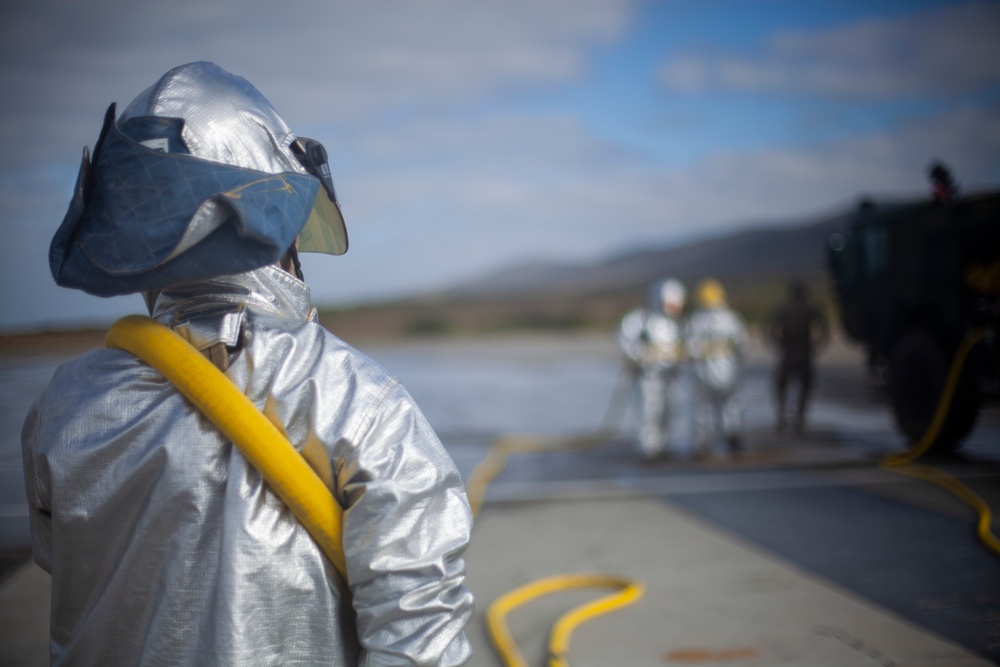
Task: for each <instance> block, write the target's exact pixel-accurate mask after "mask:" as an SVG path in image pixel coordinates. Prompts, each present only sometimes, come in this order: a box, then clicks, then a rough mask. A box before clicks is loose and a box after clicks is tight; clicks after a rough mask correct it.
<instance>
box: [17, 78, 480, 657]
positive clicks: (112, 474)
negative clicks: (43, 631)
mask: <svg viewBox="0 0 1000 667" xmlns="http://www.w3.org/2000/svg"><path fill="white" fill-rule="evenodd" d="M346 249H347V233H346V229H345V228H344V224H343V219H342V217H341V215H340V209H339V205H338V203H337V199H336V195H335V193H334V189H333V181H332V178H331V176H330V171H329V166H328V165H327V156H326V151H325V149H323V147H322V145H320V144H319V143H318V142H315V141H312V140H309V139H304V138H302V137H296V136H295V135H293V134H292V133H291V131H290V130H289V128H288V127H287V125H286V124H285V122H284V121H283V120H282V119H281V117H280V116H279V115H278V114H277V112H276V111H275V110H274V108H273V107H272V106H271V104H270V103H269V102H268V101H267V100H266V99H265V98H264V97H263V95H261V94H260V92H258V91H257V89H256V88H254V87H253V85H251V84H250V83H249V82H248V81H246V80H245V79H243V78H241V77H238V76H235V75H233V74H231V73H229V72H227V71H225V70H223V69H222V68H220V67H218V66H217V65H214V64H212V63H206V62H198V63H191V64H188V65H183V66H180V67H177V68H175V69H172V70H171V71H169V72H167V73H166V74H165V75H164V76H163V77H161V78H160V79H159V80H158V81H157V82H156V83H155V84H154V85H153V86H151V87H150V88H148V89H147V90H145V91H144V92H143V93H141V94H140V95H139V96H138V97H137V98H136V99H135V100H134V101H133V102H132V103H131V104H130V105H129V106H128V107H127V108H126V109H125V111H124V112H123V113H122V114H121V115H120V116H119V117H118V118H117V119H116V118H115V108H114V105H112V106H111V108H110V109H109V110H108V114H107V115H106V117H105V125H104V128H103V130H102V132H101V135H100V138H99V139H98V141H97V144H96V146H95V151H94V159H93V162H92V163H91V161H90V160H89V156H88V155H87V153H86V151H85V153H84V160H83V164H82V167H81V170H80V176H79V179H78V182H77V187H76V189H75V191H74V197H73V200H72V202H71V205H70V210H69V212H68V213H67V215H66V218H65V219H64V221H63V223H62V225H61V226H60V228H59V230H58V231H57V232H56V235H55V237H54V238H53V240H52V245H51V249H50V263H51V268H52V273H53V276H54V277H55V279H56V282H57V283H58V284H60V285H62V286H67V287H73V288H78V289H83V290H85V291H87V292H89V293H92V294H96V295H99V296H112V295H116V294H129V293H137V292H141V293H142V294H143V295H144V296H145V297H146V300H147V304H148V306H149V310H150V312H151V314H152V316H153V317H154V318H155V319H157V320H159V321H160V322H161V323H163V324H165V325H167V326H169V327H171V328H172V329H173V330H174V331H175V332H176V333H177V334H179V335H180V336H181V337H183V338H185V339H186V340H187V341H188V342H190V343H191V344H192V345H193V346H194V347H195V348H196V349H198V350H200V351H201V352H202V353H203V354H204V355H205V356H206V357H208V359H209V360H210V361H211V362H212V363H213V364H214V365H215V366H216V367H217V368H219V369H220V370H222V371H223V372H224V373H225V375H226V376H227V377H228V379H229V380H231V381H232V382H233V384H234V385H235V386H236V387H237V388H238V389H239V391H241V392H243V393H245V394H246V396H247V397H248V398H249V399H250V400H251V401H252V402H253V403H254V404H255V405H256V406H257V407H258V408H259V409H260V410H261V411H263V412H264V413H265V414H266V416H267V417H268V418H269V419H270V420H271V421H272V422H273V423H274V424H275V425H276V426H278V428H279V429H280V430H281V431H282V432H283V434H284V435H285V436H286V437H287V438H288V440H289V441H290V442H291V443H292V444H293V445H294V446H295V448H296V449H298V450H300V452H301V453H302V455H303V457H304V458H305V459H306V460H307V461H308V462H309V465H310V466H311V467H312V468H313V469H314V470H315V472H316V473H317V475H318V476H319V477H320V479H322V480H323V481H324V483H325V484H326V486H327V488H329V489H330V491H331V493H332V494H333V496H334V498H335V499H336V501H337V502H338V503H339V504H340V505H341V507H342V508H343V525H342V529H343V551H344V556H345V560H346V571H347V575H346V577H343V576H341V575H340V573H338V572H337V570H336V569H335V568H334V567H333V565H332V563H331V562H330V560H328V559H327V558H326V557H325V556H324V554H323V552H322V551H321V550H320V547H319V546H318V545H317V543H316V542H314V541H313V539H312V538H311V537H310V535H309V533H307V531H306V529H305V528H304V527H303V525H302V524H300V523H299V522H298V521H297V520H296V518H295V517H294V515H293V514H292V513H291V511H290V510H289V508H288V507H286V506H285V505H284V504H283V503H282V501H281V500H280V499H279V498H278V496H277V495H276V494H275V493H274V491H272V489H271V487H270V486H269V485H268V484H267V483H266V482H265V481H264V480H263V478H262V476H261V474H260V472H259V471H258V470H256V469H254V468H253V467H251V466H250V465H249V464H248V463H247V460H246V459H245V458H244V457H243V455H242V454H241V452H240V451H239V450H238V449H236V448H234V446H233V443H231V442H229V441H228V440H227V439H226V438H225V437H224V436H223V435H222V434H221V433H220V432H219V431H218V430H216V429H215V427H213V426H212V425H211V423H209V422H208V421H207V420H206V418H205V417H203V416H202V415H201V414H200V413H199V412H198V411H197V409H196V408H195V406H193V405H192V404H191V403H189V402H187V400H186V399H185V398H183V396H182V395H181V394H180V393H179V392H178V391H177V390H176V389H175V388H174V387H173V386H172V385H171V384H170V383H169V382H167V380H166V379H165V378H164V377H163V376H161V375H160V374H159V373H158V372H157V371H155V370H153V369H152V368H150V367H149V366H147V365H146V364H145V363H143V362H141V361H140V360H138V359H137V358H136V357H134V356H132V355H131V354H129V353H127V352H124V351H121V350H117V349H98V350H92V351H91V352H89V353H87V354H85V355H84V356H82V357H79V358H77V359H75V360H73V361H70V362H68V363H66V364H64V365H63V366H61V367H60V368H59V369H58V370H57V371H56V373H55V375H54V377H53V378H52V380H51V382H50V383H49V385H48V387H47V388H46V389H45V391H44V393H43V394H42V395H41V396H40V397H39V398H38V399H37V401H36V402H35V404H34V406H33V407H32V409H31V411H30V413H29V414H28V417H27V419H26V421H25V426H24V430H23V433H22V447H23V455H24V475H25V486H26V491H27V499H28V504H29V508H30V525H31V539H32V550H33V556H34V559H35V561H36V562H37V563H38V564H39V565H40V566H41V567H42V568H43V569H45V570H47V571H48V572H50V573H51V575H52V597H51V602H52V612H51V627H50V633H51V636H50V642H49V646H50V656H51V664H53V665H70V664H71V665H102V666H103V665H144V666H158V665H291V664H296V665H335V666H347V665H359V664H364V665H376V664H377V665H460V664H464V663H465V662H466V661H467V660H468V659H469V657H470V655H471V648H470V645H469V642H468V640H467V639H466V637H465V633H464V627H465V625H466V623H467V622H468V620H469V618H470V617H471V615H472V612H473V599H472V595H471V593H470V592H469V591H468V590H467V589H466V588H465V586H464V584H463V581H464V575H465V566H464V562H463V559H462V554H463V551H464V550H465V548H466V546H467V544H468V542H469V538H470V533H471V528H472V515H471V512H470V509H469V504H468V500H467V498H466V495H465V490H464V487H463V484H462V480H461V477H460V475H459V473H458V471H457V469H456V468H455V465H454V463H453V462H452V461H451V459H450V458H449V456H448V454H447V453H446V452H445V450H444V448H443V447H442V445H441V443H440V441H439V440H438V438H437V436H436V435H435V434H434V432H433V430H432V429H431V427H430V426H429V424H428V423H427V421H426V419H425V418H424V416H423V415H422V414H421V412H420V410H419V409H418V407H417V406H416V404H415V403H414V401H413V399H412V398H411V397H410V395H409V394H408V393H407V392H406V390H405V389H404V388H403V387H402V386H401V385H400V384H399V382H398V381H397V380H396V379H394V378H393V377H392V376H390V375H389V374H388V373H387V372H386V371H385V370H384V369H383V368H382V367H381V366H379V365H378V364H376V363H375V362H374V361H372V360H371V359H369V358H368V357H366V356H364V355H363V354H361V353H360V352H358V351H356V350H354V349H353V348H351V347H349V346H348V345H347V344H345V343H344V342H343V341H341V340H340V339H338V338H337V337H335V336H334V335H333V334H331V333H329V332H328V331H326V330H324V329H323V328H322V327H321V326H320V325H319V323H318V321H317V319H316V310H315V309H314V308H312V306H311V304H310V300H309V288H308V286H307V285H306V284H305V282H303V279H302V275H301V269H300V267H299V263H298V251H300V250H302V251H305V250H311V251H322V252H328V253H331V254H340V253H343V252H345V251H346Z"/></svg>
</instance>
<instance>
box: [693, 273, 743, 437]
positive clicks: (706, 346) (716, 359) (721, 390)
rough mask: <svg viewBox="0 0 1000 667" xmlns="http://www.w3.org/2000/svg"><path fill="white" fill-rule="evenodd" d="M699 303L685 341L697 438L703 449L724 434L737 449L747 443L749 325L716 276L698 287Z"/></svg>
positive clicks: (700, 283)
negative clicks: (743, 383) (743, 392)
mask: <svg viewBox="0 0 1000 667" xmlns="http://www.w3.org/2000/svg"><path fill="white" fill-rule="evenodd" d="M695 304H696V308H695V310H694V311H693V312H692V313H691V315H690V316H689V317H688V319H687V322H686V323H685V326H684V342H685V348H686V349H687V356H688V359H689V363H690V364H691V370H692V375H693V376H694V381H695V386H696V387H697V402H696V405H697V406H698V407H697V418H696V432H697V436H698V441H699V443H700V446H701V448H702V449H703V450H710V449H711V448H713V447H714V445H715V442H716V441H718V440H719V439H721V440H723V441H724V442H725V444H726V445H727V446H728V448H729V450H730V451H731V452H736V451H739V450H740V449H741V447H742V444H743V406H742V402H741V400H740V395H739V388H740V380H741V378H742V375H743V359H744V357H745V356H746V348H747V331H746V326H745V325H744V323H743V320H742V318H741V317H740V316H739V315H738V314H737V313H736V312H735V311H734V310H733V309H731V308H730V307H729V305H728V304H727V303H726V291H725V288H724V287H723V286H722V283H720V282H719V281H718V280H715V279H714V278H706V279H704V280H702V281H701V282H699V283H698V285H697V286H696V287H695Z"/></svg>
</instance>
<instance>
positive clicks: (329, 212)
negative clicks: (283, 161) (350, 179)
mask: <svg viewBox="0 0 1000 667" xmlns="http://www.w3.org/2000/svg"><path fill="white" fill-rule="evenodd" d="M291 149H292V153H294V154H295V157H296V158H298V160H299V163H300V164H301V165H302V166H303V167H304V168H305V170H306V171H307V172H309V174H311V175H312V176H315V177H316V178H317V179H319V182H320V183H322V184H323V187H322V188H321V189H320V190H319V191H317V192H316V201H315V202H313V207H312V211H311V212H310V213H309V219H308V220H306V224H305V227H303V228H302V231H301V232H299V242H298V250H299V252H322V253H326V254H328V255H343V254H344V253H345V252H347V227H346V226H345V225H344V216H343V215H342V214H341V212H340V204H339V203H338V202H337V193H336V192H335V191H334V189H333V177H332V176H331V175H330V164H329V160H328V158H327V154H326V149H325V148H324V147H323V144H321V143H319V142H318V141H315V140H314V139H307V138H306V137H298V138H296V139H295V141H293V142H292V145H291Z"/></svg>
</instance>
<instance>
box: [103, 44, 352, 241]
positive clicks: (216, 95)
mask: <svg viewBox="0 0 1000 667" xmlns="http://www.w3.org/2000/svg"><path fill="white" fill-rule="evenodd" d="M150 116H152V117H159V118H180V119H183V120H184V126H183V128H182V130H181V137H182V139H183V142H184V144H185V145H186V147H187V150H188V151H189V152H190V154H191V155H194V156H195V157H198V158H201V159H203V160H209V161H211V162H219V163H222V164H228V165H233V166H238V167H243V168H245V169H252V170H255V171H262V172H265V173H268V174H280V173H284V172H299V173H303V174H305V173H308V171H307V169H306V168H305V167H304V166H303V165H302V163H301V162H300V160H299V159H298V158H297V157H296V156H295V153H294V152H293V150H292V143H293V142H294V141H295V135H294V134H293V133H292V131H291V130H290V129H289V127H288V125H287V124H286V123H285V121H284V119H282V117H281V116H279V115H278V112H277V111H276V110H275V108H274V107H273V106H272V105H271V103H270V102H269V101H268V100H267V98H265V97H264V96H263V95H262V94H261V93H260V91H259V90H257V89H256V88H255V87H254V86H253V84H251V83H250V82H249V81H247V80H246V79H244V78H243V77H241V76H236V75H235V74H232V73H230V72H227V71H226V70H224V69H222V68H221V67H219V66H218V65H215V64H213V63H210V62H194V63H189V64H187V65H182V66H180V67H176V68H174V69H172V70H170V71H169V72H167V73H166V74H164V75H163V76H162V77H161V78H160V80H159V81H157V82H156V83H155V84H153V85H152V86H150V87H149V88H147V89H146V90H144V91H143V92H142V93H140V94H139V95H138V96H137V97H136V98H135V99H134V100H132V103H131V104H129V105H128V106H127V107H126V108H125V111H123V112H122V115H121V117H120V118H119V121H118V122H119V124H122V123H124V122H126V121H128V120H130V119H134V118H142V117H150ZM313 176H316V177H319V175H318V174H313ZM325 194H327V195H329V196H324V195H325ZM199 213H200V215H199V217H198V218H197V219H196V220H194V221H192V225H191V227H190V228H189V234H188V236H189V237H190V238H185V240H184V242H183V243H185V244H189V245H190V244H193V243H196V242H197V241H198V240H200V239H201V238H204V237H205V236H207V235H208V234H209V233H211V231H212V230H213V229H215V228H216V227H218V226H219V225H221V224H222V223H223V222H224V221H225V215H224V212H223V213H222V214H220V212H218V211H216V210H214V208H213V207H211V206H207V207H206V210H204V211H199ZM299 249H300V250H302V251H305V252H323V253H327V254H331V255H340V254H343V253H344V252H346V251H347V228H346V226H345V224H344V219H343V216H342V214H341V212H340V206H339V204H338V203H337V202H336V200H335V195H334V194H333V190H332V183H331V187H330V189H329V190H328V191H327V192H324V191H323V190H322V189H320V190H319V191H318V192H317V198H316V200H315V202H314V205H313V210H312V212H311V214H310V216H309V218H308V220H307V221H306V225H305V229H304V230H303V232H302V235H301V238H300V247H299Z"/></svg>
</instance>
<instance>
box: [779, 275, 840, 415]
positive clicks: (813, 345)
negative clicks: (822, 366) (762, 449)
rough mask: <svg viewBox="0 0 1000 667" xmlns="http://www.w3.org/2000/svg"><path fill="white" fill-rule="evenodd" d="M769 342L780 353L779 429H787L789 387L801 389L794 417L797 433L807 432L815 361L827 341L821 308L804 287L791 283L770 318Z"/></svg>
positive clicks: (826, 330) (802, 284)
mask: <svg viewBox="0 0 1000 667" xmlns="http://www.w3.org/2000/svg"><path fill="white" fill-rule="evenodd" d="M766 337H767V339H768V340H769V341H770V342H771V343H772V344H773V345H774V346H775V347H776V348H777V350H778V355H779V358H778V365H777V368H776V369H775V375H774V387H775V395H776V398H777V408H778V410H777V412H778V414H777V428H778V430H779V431H783V430H785V429H786V428H787V426H788V419H787V415H786V411H785V410H786V399H787V396H788V389H789V386H790V385H792V384H795V385H798V402H797V404H796V407H795V412H794V413H793V415H792V427H793V429H794V430H795V432H796V433H801V432H802V431H803V430H804V429H805V422H806V411H807V409H808V407H809V398H810V395H811V392H812V387H813V380H814V376H815V362H814V358H815V355H816V352H817V350H819V349H820V348H822V347H823V346H824V345H825V344H826V343H827V340H828V337H829V331H828V329H827V325H826V319H825V318H824V317H823V314H822V313H821V312H820V310H819V308H817V307H816V306H814V305H813V304H812V303H810V301H809V298H808V292H807V289H806V286H805V283H803V282H801V281H798V280H796V281H792V282H791V283H790V284H789V286H788V301H787V302H786V303H784V304H782V305H781V306H779V307H778V308H777V309H776V310H775V311H774V313H773V314H772V315H771V318H770V320H769V321H768V323H767V328H766Z"/></svg>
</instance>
